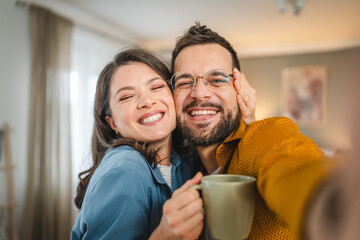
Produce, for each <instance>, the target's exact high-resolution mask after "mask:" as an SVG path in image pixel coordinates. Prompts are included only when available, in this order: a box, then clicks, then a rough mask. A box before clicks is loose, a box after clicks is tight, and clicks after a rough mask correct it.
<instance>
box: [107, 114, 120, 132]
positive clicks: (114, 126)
mask: <svg viewBox="0 0 360 240" xmlns="http://www.w3.org/2000/svg"><path fill="white" fill-rule="evenodd" d="M105 120H106V122H107V123H108V124H109V125H110V127H111V129H112V130H114V131H115V133H116V135H117V134H118V133H119V131H118V129H117V127H116V124H115V122H114V119H113V118H111V117H109V116H106V117H105Z"/></svg>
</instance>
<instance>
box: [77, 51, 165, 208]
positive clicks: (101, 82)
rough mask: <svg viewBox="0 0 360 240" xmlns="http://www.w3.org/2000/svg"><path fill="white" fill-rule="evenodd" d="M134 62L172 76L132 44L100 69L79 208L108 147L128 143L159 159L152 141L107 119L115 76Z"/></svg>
mask: <svg viewBox="0 0 360 240" xmlns="http://www.w3.org/2000/svg"><path fill="white" fill-rule="evenodd" d="M133 62H141V63H144V64H146V65H148V66H149V67H150V68H152V69H153V70H154V71H155V72H156V73H158V74H159V75H160V76H161V77H162V78H163V79H164V80H167V79H169V78H170V72H169V70H168V68H167V67H166V65H165V64H164V63H163V62H161V61H160V60H159V59H158V58H156V57H155V56H154V55H152V54H151V53H149V52H147V51H145V50H142V49H138V48H131V49H127V50H125V51H122V52H120V53H119V54H117V55H116V56H115V57H114V59H113V61H111V62H110V63H108V64H107V65H106V66H105V68H104V69H103V70H102V71H101V73H100V75H99V78H98V81H97V86H96V94H95V103H94V128H93V134H92V141H91V150H92V166H91V167H90V168H89V169H87V170H86V171H83V172H81V173H79V175H78V176H79V179H80V182H79V185H78V187H77V192H76V197H75V199H74V203H75V205H76V207H77V208H79V209H80V208H81V205H82V202H83V199H84V196H85V192H86V189H87V187H88V184H89V182H90V179H91V177H92V175H93V174H94V172H95V170H96V168H97V167H98V166H99V164H100V163H101V160H102V159H103V157H104V155H105V153H106V151H107V150H108V149H109V148H111V147H117V146H121V145H128V146H131V147H133V148H134V149H136V150H137V151H139V152H140V153H141V154H143V156H144V157H145V158H146V159H147V161H149V163H153V162H155V161H156V156H157V149H155V148H154V147H153V146H152V145H151V144H149V143H142V142H139V141H136V140H135V139H127V138H123V137H121V136H120V135H117V134H116V133H115V132H114V130H112V129H111V127H110V125H109V124H108V123H107V122H106V120H105V117H106V116H109V117H111V116H112V114H111V109H110V105H109V95H110V94H109V92H110V84H111V80H112V76H113V75H114V73H115V71H116V70H117V69H118V68H119V67H121V66H124V65H128V64H131V63H133Z"/></svg>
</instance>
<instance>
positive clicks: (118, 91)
mask: <svg viewBox="0 0 360 240" xmlns="http://www.w3.org/2000/svg"><path fill="white" fill-rule="evenodd" d="M134 89H135V88H134V87H133V86H126V87H122V88H119V89H118V90H117V91H116V93H115V94H114V98H116V96H117V95H118V94H119V93H120V92H121V91H125V90H134Z"/></svg>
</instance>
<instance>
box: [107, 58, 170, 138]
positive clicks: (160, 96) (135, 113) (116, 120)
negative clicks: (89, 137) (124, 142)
mask: <svg viewBox="0 0 360 240" xmlns="http://www.w3.org/2000/svg"><path fill="white" fill-rule="evenodd" d="M109 100H110V101H109V102H110V109H111V113H112V117H111V118H110V117H106V121H107V122H108V123H109V124H110V126H111V128H112V129H113V130H114V131H115V132H118V133H119V134H120V135H121V136H123V137H124V138H132V139H136V140H139V141H142V142H158V141H166V140H169V139H170V136H171V132H172V131H173V130H174V129H175V127H176V115H175V106H174V100H173V97H172V93H171V90H170V88H169V87H168V85H167V83H166V81H165V80H164V79H162V78H161V77H160V75H159V74H157V73H156V72H155V71H154V70H152V69H151V68H150V67H149V66H147V65H146V64H144V63H139V62H135V63H131V64H129V65H125V66H121V67H119V68H118V69H117V70H116V71H115V73H114V75H113V77H112V81H111V84H110V99H109Z"/></svg>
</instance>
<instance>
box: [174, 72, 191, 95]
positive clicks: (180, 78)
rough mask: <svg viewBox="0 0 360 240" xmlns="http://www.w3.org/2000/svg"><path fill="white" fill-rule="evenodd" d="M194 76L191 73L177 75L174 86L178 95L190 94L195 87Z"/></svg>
mask: <svg viewBox="0 0 360 240" xmlns="http://www.w3.org/2000/svg"><path fill="white" fill-rule="evenodd" d="M194 79H195V78H194V76H193V75H192V74H190V73H176V74H175V75H174V76H173V77H172V85H173V88H174V91H175V92H177V93H185V92H189V91H191V90H192V89H193V87H194V81H195V80H194Z"/></svg>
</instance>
